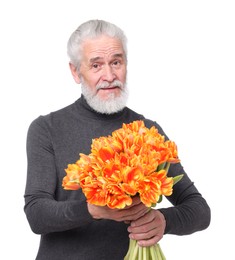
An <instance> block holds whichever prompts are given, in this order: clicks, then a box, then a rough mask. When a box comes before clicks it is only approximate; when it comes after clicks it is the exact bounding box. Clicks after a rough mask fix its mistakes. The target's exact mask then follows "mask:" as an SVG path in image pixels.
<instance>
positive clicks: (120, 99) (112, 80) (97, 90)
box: [75, 36, 127, 113]
mask: <svg viewBox="0 0 235 260" xmlns="http://www.w3.org/2000/svg"><path fill="white" fill-rule="evenodd" d="M126 70H127V69H126V57H125V53H124V50H123V47H122V43H121V42H120V41H119V40H118V39H116V38H111V37H109V36H101V37H99V38H96V39H88V40H85V41H84V43H83V44H82V58H81V65H80V68H79V73H78V77H79V81H80V82H77V83H81V84H82V93H83V95H84V96H85V98H86V100H87V102H88V104H89V105H90V106H91V107H93V108H94V109H95V110H97V111H98V112H102V113H114V112H117V111H118V110H120V109H122V108H123V107H124V106H125V103H126V100H127V90H126V86H125V84H126V74H127V72H126ZM75 80H76V79H75ZM105 106H107V107H106V108H104V107H105Z"/></svg>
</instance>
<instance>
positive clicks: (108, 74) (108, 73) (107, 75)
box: [102, 65, 116, 82]
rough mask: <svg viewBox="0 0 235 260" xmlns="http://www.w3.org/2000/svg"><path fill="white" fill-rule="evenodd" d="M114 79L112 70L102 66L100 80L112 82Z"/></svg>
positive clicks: (108, 66) (109, 67)
mask: <svg viewBox="0 0 235 260" xmlns="http://www.w3.org/2000/svg"><path fill="white" fill-rule="evenodd" d="M115 78H116V74H115V72H114V69H113V68H112V67H111V66H110V65H105V66H103V75H102V80H105V81H109V82H112V81H113V80H114V79H115Z"/></svg>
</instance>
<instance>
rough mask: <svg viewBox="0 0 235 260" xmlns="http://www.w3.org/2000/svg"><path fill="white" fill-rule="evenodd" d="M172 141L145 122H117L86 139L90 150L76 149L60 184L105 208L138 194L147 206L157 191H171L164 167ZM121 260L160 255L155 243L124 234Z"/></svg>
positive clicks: (174, 159) (171, 156)
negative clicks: (142, 244)
mask: <svg viewBox="0 0 235 260" xmlns="http://www.w3.org/2000/svg"><path fill="white" fill-rule="evenodd" d="M178 162H179V159H178V152H177V146H176V144H175V143H174V142H172V141H170V140H167V141H165V137H164V136H163V135H161V134H159V132H158V130H157V129H156V127H154V126H152V127H151V128H147V127H146V126H145V124H144V122H143V121H141V120H137V121H133V122H132V123H129V124H123V125H122V128H120V129H117V130H115V131H114V132H112V134H111V135H109V136H106V137H104V136H102V137H99V138H96V139H93V140H92V144H91V153H90V154H89V155H85V154H82V153H81V154H80V159H79V160H78V161H77V162H76V163H74V164H68V167H67V169H65V171H66V176H65V177H64V178H63V183H62V186H63V188H64V189H66V190H77V189H79V188H81V189H82V191H83V193H84V195H85V196H86V198H87V202H89V203H91V204H95V205H99V206H108V207H109V208H111V209H114V208H118V209H123V208H124V207H125V206H129V205H131V204H132V197H133V196H136V195H138V196H139V197H140V200H141V201H142V203H144V204H145V205H146V206H147V207H149V208H151V207H153V206H155V205H156V204H157V203H159V202H160V201H161V199H162V196H163V195H164V196H169V195H171V194H172V191H173V185H174V184H175V183H176V182H178V181H179V180H180V179H181V178H182V176H183V175H178V176H176V177H174V178H172V177H168V176H167V173H168V170H169V167H170V164H171V163H178ZM124 259H125V260H129V259H130V260H135V259H143V260H144V259H149V260H151V259H154V260H161V259H165V257H164V254H163V252H162V250H161V248H160V245H159V244H157V245H154V246H150V247H140V246H138V244H137V242H136V241H134V240H131V239H130V244H129V250H128V252H127V254H126V256H125V258H124Z"/></svg>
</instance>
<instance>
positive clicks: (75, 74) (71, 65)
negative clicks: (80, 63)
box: [69, 62, 81, 84]
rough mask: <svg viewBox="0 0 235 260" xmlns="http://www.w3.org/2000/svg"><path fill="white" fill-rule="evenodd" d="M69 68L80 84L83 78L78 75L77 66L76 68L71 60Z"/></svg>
mask: <svg viewBox="0 0 235 260" xmlns="http://www.w3.org/2000/svg"><path fill="white" fill-rule="evenodd" d="M69 68H70V71H71V73H72V76H73V78H74V80H75V82H76V83H77V84H80V83H81V79H80V77H79V76H78V71H77V68H76V67H75V66H74V65H73V64H72V63H71V62H70V63H69Z"/></svg>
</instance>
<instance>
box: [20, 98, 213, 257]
mask: <svg viewBox="0 0 235 260" xmlns="http://www.w3.org/2000/svg"><path fill="white" fill-rule="evenodd" d="M134 120H143V121H144V122H145V125H146V126H147V127H151V126H153V125H154V126H156V127H157V128H158V130H159V132H160V133H161V134H162V135H165V137H166V139H168V138H167V136H166V134H165V133H164V132H163V130H162V129H161V127H160V126H159V125H158V124H157V123H156V122H154V121H151V120H148V119H145V118H144V117H143V116H142V115H140V114H137V113H136V112H134V111H132V110H130V109H129V108H127V107H126V108H124V109H123V110H122V111H121V112H118V113H116V114H112V115H105V114H99V113H97V112H95V111H94V110H92V109H91V108H90V107H89V106H88V104H87V103H86V101H85V99H84V97H83V96H82V97H81V98H80V99H78V100H77V101H76V102H75V103H73V104H71V105H69V106H67V107H65V108H63V109H61V110H59V111H56V112H53V113H50V114H48V115H46V116H40V117H38V118H37V119H35V120H34V121H33V122H32V123H31V125H30V127H29V130H28V136H27V159H28V172H27V183H26V189H25V207H24V210H25V213H26V216H27V219H28V222H29V224H30V227H31V229H32V231H33V232H35V233H36V234H40V235H41V241H40V246H39V250H38V254H37V257H36V259H39V260H60V259H61V260H62V259H63V260H65V259H66V260H110V259H112V260H122V259H123V258H124V256H125V255H126V253H127V249H128V243H129V237H128V232H127V225H126V224H125V223H120V222H115V221H111V220H105V219H104V220H99V221H97V220H94V219H93V218H92V217H91V215H90V214H89V212H88V210H87V206H86V199H85V197H84V195H83V193H82V191H81V190H77V191H67V190H64V189H63V188H62V179H63V177H64V176H65V170H64V169H66V168H67V165H68V164H69V163H74V162H75V161H77V160H78V159H79V153H84V154H89V153H90V148H91V141H92V139H93V138H96V137H100V136H106V135H109V134H111V133H112V131H114V130H116V129H118V128H120V127H122V124H123V123H130V122H132V121H134ZM181 173H184V177H183V179H182V180H181V181H180V182H178V183H177V184H176V185H175V186H174V192H173V194H172V195H171V196H170V197H167V199H168V200H169V201H170V202H171V203H172V207H169V208H164V209H163V208H162V209H160V211H161V212H162V213H163V214H164V216H165V218H166V230H165V234H176V235H186V234H191V233H193V232H196V231H200V230H203V229H205V228H207V227H208V225H209V223H210V208H209V206H208V205H207V203H206V201H205V199H204V198H203V197H202V195H201V194H200V193H199V192H198V190H197V189H196V187H195V185H194V184H193V182H192V181H191V180H190V179H189V177H188V176H187V174H186V173H185V172H184V170H183V167H182V166H181V164H180V163H178V164H174V165H171V167H170V171H169V175H170V176H175V175H178V174H181ZM160 205H161V204H159V206H160ZM159 206H158V207H159Z"/></svg>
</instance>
